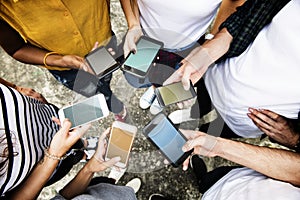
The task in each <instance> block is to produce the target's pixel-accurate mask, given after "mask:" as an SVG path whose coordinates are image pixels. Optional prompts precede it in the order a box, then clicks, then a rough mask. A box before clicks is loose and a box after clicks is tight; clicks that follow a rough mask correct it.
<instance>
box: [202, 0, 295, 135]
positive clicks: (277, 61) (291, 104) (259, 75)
mask: <svg viewBox="0 0 300 200" xmlns="http://www.w3.org/2000/svg"><path fill="white" fill-rule="evenodd" d="M299 10H300V1H291V2H289V3H288V4H287V5H286V6H285V7H284V8H283V9H282V10H281V11H280V12H279V13H278V14H277V15H276V16H275V17H274V18H273V20H272V22H271V23H270V24H269V25H268V26H266V27H265V28H264V29H263V30H262V31H261V32H260V33H259V34H258V36H257V38H256V39H255V40H254V42H253V43H252V44H251V45H250V46H249V48H248V49H247V50H246V51H245V52H244V53H243V54H242V55H240V56H238V57H234V58H231V59H227V60H226V61H225V62H222V63H220V64H218V65H215V66H213V67H211V68H209V69H208V71H207V73H206V75H205V84H206V87H207V90H208V92H209V94H210V96H211V98H212V102H213V104H214V105H215V107H216V109H217V110H218V111H219V113H220V115H221V116H222V117H223V119H224V121H225V122H226V123H227V124H228V126H229V127H230V128H231V129H232V130H233V131H234V132H235V133H236V134H238V135H240V136H243V137H257V136H259V135H261V134H262V132H261V131H260V130H259V129H258V128H257V127H256V126H255V125H254V123H253V122H252V120H251V119H250V118H248V116H247V113H248V112H249V111H248V108H249V107H253V108H264V109H269V110H272V111H274V112H277V113H279V114H281V115H283V116H285V117H288V118H294V119H295V118H297V117H298V112H299V110H300V88H299V86H300V78H299V75H300V56H299V52H300V18H299V17H298V15H299Z"/></svg>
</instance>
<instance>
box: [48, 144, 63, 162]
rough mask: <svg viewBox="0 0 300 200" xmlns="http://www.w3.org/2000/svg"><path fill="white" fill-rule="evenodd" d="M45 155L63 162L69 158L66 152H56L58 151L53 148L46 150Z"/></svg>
mask: <svg viewBox="0 0 300 200" xmlns="http://www.w3.org/2000/svg"><path fill="white" fill-rule="evenodd" d="M44 154H45V155H46V156H47V155H50V157H53V158H55V157H57V158H61V160H63V159H65V158H66V157H67V156H66V154H65V152H61V151H58V152H56V150H55V149H53V148H51V146H50V147H47V148H45V149H44Z"/></svg>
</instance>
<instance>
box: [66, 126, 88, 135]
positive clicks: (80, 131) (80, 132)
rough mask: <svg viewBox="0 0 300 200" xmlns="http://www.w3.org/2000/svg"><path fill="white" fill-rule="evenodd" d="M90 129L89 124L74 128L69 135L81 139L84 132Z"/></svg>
mask: <svg viewBox="0 0 300 200" xmlns="http://www.w3.org/2000/svg"><path fill="white" fill-rule="evenodd" d="M90 127H91V124H85V125H83V126H80V127H77V128H74V129H73V130H72V131H71V133H72V135H73V136H76V137H82V136H83V135H84V134H85V133H86V132H87V130H88V129H89V128H90Z"/></svg>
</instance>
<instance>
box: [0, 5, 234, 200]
mask: <svg viewBox="0 0 300 200" xmlns="http://www.w3.org/2000/svg"><path fill="white" fill-rule="evenodd" d="M112 20H113V29H114V31H115V32H116V33H117V34H119V33H124V32H125V31H126V29H127V26H126V22H125V18H124V15H123V13H122V11H121V8H120V5H119V1H116V0H113V1H112ZM0 64H1V65H0V77H3V78H5V79H7V80H8V81H11V82H13V83H15V84H17V85H22V86H27V87H32V88H34V89H35V90H36V91H38V92H41V93H42V94H44V96H45V97H46V98H47V99H48V101H49V102H51V103H53V104H55V105H57V106H58V107H62V106H64V105H67V104H69V103H72V102H74V101H76V100H78V99H81V97H80V96H78V95H76V94H74V93H73V92H72V91H70V90H68V89H67V88H65V87H64V86H62V85H61V84H59V83H58V82H57V81H56V80H55V79H54V78H53V77H52V75H51V74H50V73H48V71H47V70H44V69H41V68H38V67H36V66H32V65H24V64H21V63H19V62H17V61H15V60H13V59H11V58H10V57H8V56H7V55H6V53H4V52H3V50H2V49H1V50H0ZM111 87H112V89H113V90H114V93H115V94H116V95H117V96H118V97H119V98H120V99H121V100H122V101H123V102H124V103H125V104H126V106H127V109H128V111H129V116H130V118H129V121H130V123H132V124H134V125H136V126H137V127H138V134H137V137H136V138H135V141H134V144H133V149H132V154H131V158H130V162H129V167H128V170H127V172H126V173H125V175H124V176H123V177H122V179H121V180H120V182H119V183H118V184H121V185H123V184H126V182H127V181H129V180H130V179H132V178H134V177H139V178H141V180H142V187H141V189H140V191H139V192H138V193H137V198H138V199H141V200H144V199H148V197H149V195H150V194H151V193H162V194H165V195H166V196H168V197H172V198H173V199H180V200H182V199H191V200H194V199H200V198H201V195H200V194H199V192H198V190H197V184H196V181H195V177H194V175H193V173H192V171H191V170H190V169H189V170H188V171H186V172H184V171H182V169H181V167H179V168H173V167H171V166H169V165H164V163H163V160H164V158H163V157H162V156H161V155H160V153H159V152H158V151H157V150H156V148H155V147H153V146H152V145H151V144H150V143H149V142H148V141H147V140H146V138H145V137H144V136H143V135H142V133H141V130H142V127H143V126H144V125H145V124H146V123H148V122H149V121H150V119H151V117H152V115H151V114H150V112H149V111H148V110H141V109H140V108H139V107H138V100H139V97H140V96H141V95H142V93H143V91H145V89H135V88H133V87H131V86H130V85H129V84H128V83H127V81H126V80H125V79H124V77H123V74H122V73H121V72H120V71H117V72H115V73H114V76H113V80H112V84H111ZM172 109H173V108H171V109H169V110H166V113H169V112H170V111H171V110H172ZM112 122H113V117H112V115H110V116H109V117H108V118H106V119H104V120H101V121H100V123H99V122H97V123H93V126H92V128H91V130H90V131H89V132H88V133H87V134H88V135H99V134H100V133H101V132H102V131H103V130H105V129H106V128H107V127H109V126H110V125H111V123H112ZM197 125H198V121H194V122H192V123H186V124H182V125H181V128H190V129H196V128H197ZM205 162H206V163H207V166H208V169H209V170H211V169H213V168H215V167H217V166H220V165H230V164H232V163H230V162H227V161H224V160H222V159H220V158H214V159H208V158H205ZM81 167H82V164H81V163H80V164H77V165H76V166H75V167H74V168H73V169H72V171H71V172H70V173H69V174H68V175H67V176H66V177H65V178H64V179H62V180H61V181H59V182H58V183H56V184H54V185H52V186H49V187H47V188H45V189H44V190H43V191H42V193H41V195H40V196H39V199H49V198H51V197H52V196H53V195H54V194H55V191H56V190H59V189H60V188H62V187H63V186H64V185H65V184H66V183H67V182H68V181H69V180H70V179H71V178H72V177H73V176H74V175H75V174H76V173H77V171H78V169H80V168H81ZM108 173H109V170H107V171H105V172H101V173H99V174H98V175H104V176H105V175H107V174H108Z"/></svg>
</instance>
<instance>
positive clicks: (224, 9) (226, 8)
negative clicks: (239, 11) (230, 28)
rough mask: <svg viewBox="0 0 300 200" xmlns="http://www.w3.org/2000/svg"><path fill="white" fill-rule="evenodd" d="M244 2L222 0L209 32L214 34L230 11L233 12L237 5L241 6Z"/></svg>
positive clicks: (242, 0)
mask: <svg viewBox="0 0 300 200" xmlns="http://www.w3.org/2000/svg"><path fill="white" fill-rule="evenodd" d="M244 3H245V0H223V1H222V3H221V6H220V8H219V11H218V14H217V16H216V19H215V21H214V24H213V26H212V28H211V31H210V33H211V34H213V35H215V34H216V33H217V32H219V27H220V25H221V24H222V22H224V21H225V20H226V19H227V18H228V17H229V16H230V15H231V14H232V13H234V12H235V11H236V8H237V7H238V6H241V5H243V4H244Z"/></svg>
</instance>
